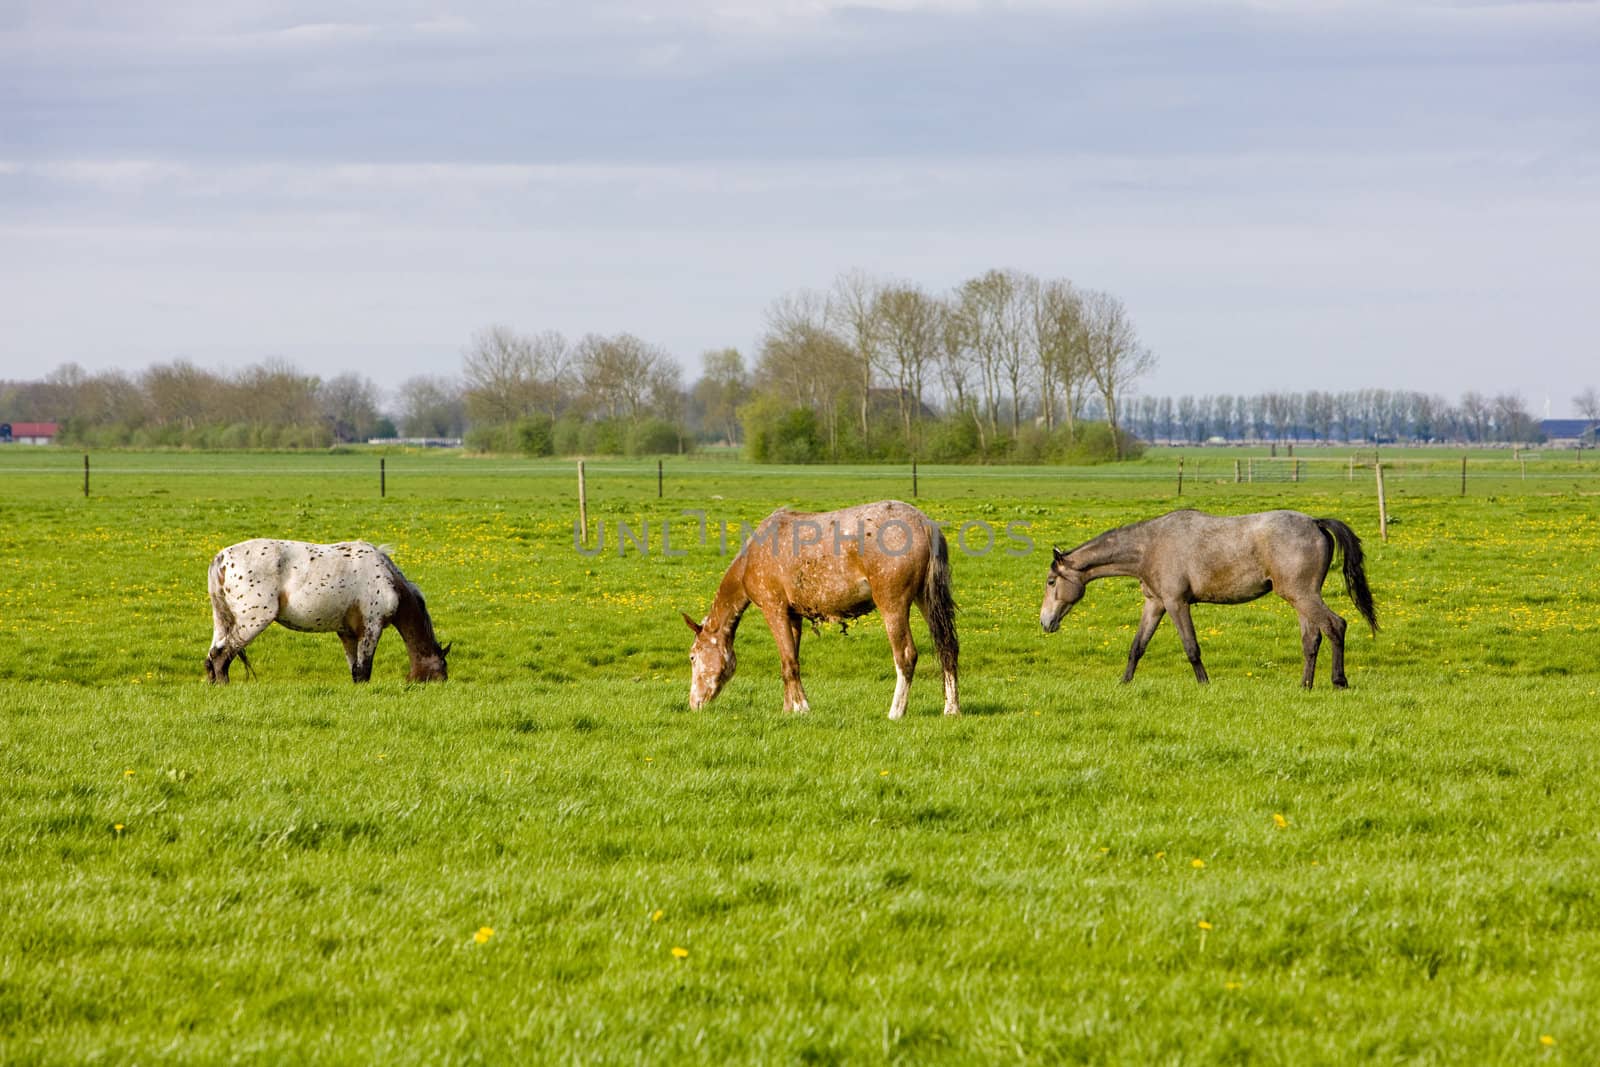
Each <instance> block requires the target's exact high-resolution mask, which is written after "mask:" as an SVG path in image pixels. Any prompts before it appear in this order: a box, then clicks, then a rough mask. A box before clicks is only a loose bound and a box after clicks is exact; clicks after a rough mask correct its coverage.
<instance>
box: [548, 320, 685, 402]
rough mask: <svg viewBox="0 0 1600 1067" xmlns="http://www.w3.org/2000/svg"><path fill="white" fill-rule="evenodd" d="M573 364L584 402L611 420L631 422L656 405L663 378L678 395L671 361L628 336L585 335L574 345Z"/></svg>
mask: <svg viewBox="0 0 1600 1067" xmlns="http://www.w3.org/2000/svg"><path fill="white" fill-rule="evenodd" d="M574 361H575V364H576V367H577V374H578V380H579V382H580V383H581V384H582V386H583V392H584V396H585V398H586V399H587V400H588V402H589V403H590V404H591V405H593V406H594V407H596V408H603V409H604V410H605V412H606V414H607V415H608V416H609V417H611V418H614V419H615V418H626V419H627V420H628V421H629V422H635V421H637V420H638V418H639V415H640V414H641V412H642V411H643V410H644V409H645V408H646V407H648V406H650V405H651V404H653V403H659V402H660V401H661V400H662V398H663V397H664V395H665V393H664V379H663V375H667V376H668V377H670V378H671V381H672V383H673V384H672V387H673V388H675V389H677V390H678V392H679V393H680V394H681V392H682V390H681V388H680V387H678V385H677V381H678V377H677V376H678V374H679V371H678V365H677V364H676V363H674V362H673V361H672V357H671V356H669V355H667V353H666V351H665V350H664V349H661V348H658V347H657V346H655V345H651V344H646V343H645V342H644V341H641V340H640V339H639V338H637V337H635V336H634V335H633V334H631V333H619V334H617V335H616V336H614V337H600V336H598V335H596V334H589V335H587V336H586V337H584V338H583V340H581V341H579V342H578V346H577V349H576V350H575V353H574Z"/></svg>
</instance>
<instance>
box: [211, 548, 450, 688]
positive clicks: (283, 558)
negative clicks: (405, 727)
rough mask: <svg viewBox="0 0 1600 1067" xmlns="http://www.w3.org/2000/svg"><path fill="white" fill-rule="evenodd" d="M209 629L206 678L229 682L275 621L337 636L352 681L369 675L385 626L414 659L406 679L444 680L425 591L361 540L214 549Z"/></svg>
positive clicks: (445, 650)
mask: <svg viewBox="0 0 1600 1067" xmlns="http://www.w3.org/2000/svg"><path fill="white" fill-rule="evenodd" d="M208 586H209V588H210V591H211V614H212V619H213V623H214V629H213V633H212V638H211V651H210V652H209V653H208V654H207V655H206V678H207V679H208V680H209V681H212V682H219V683H226V682H227V681H228V665H229V664H230V663H231V662H233V659H234V657H238V658H239V659H240V660H241V661H243V663H244V665H245V667H246V669H249V667H250V660H249V659H248V658H246V656H245V654H244V650H245V646H246V645H248V644H249V643H250V642H251V641H253V640H255V639H256V637H257V636H258V635H260V633H261V631H262V630H265V629H266V628H267V627H268V626H270V625H272V624H273V623H274V622H276V623H277V624H278V625H279V626H284V627H287V628H288V629H290V630H298V631H300V632H302V633H330V632H331V633H336V634H338V635H339V640H340V641H342V642H344V654H345V658H346V659H347V660H349V662H350V677H351V679H352V680H353V681H356V682H365V681H367V680H369V679H370V678H371V677H372V659H373V655H374V653H375V652H376V651H377V648H378V638H379V636H380V635H381V634H382V633H383V628H384V627H385V626H393V627H394V628H395V629H396V630H398V631H399V632H400V636H401V637H402V638H403V639H404V640H405V643H406V652H407V653H409V654H410V656H411V670H410V672H409V673H408V675H407V678H408V679H409V680H410V681H413V682H430V681H443V680H444V679H445V677H446V671H445V656H446V655H447V654H448V653H449V651H450V646H448V645H446V646H444V647H443V648H441V647H440V646H439V642H438V641H437V640H436V639H435V638H434V635H433V620H432V619H431V618H429V616H428V606H427V604H426V603H425V602H424V601H423V599H422V591H421V590H419V589H418V588H417V587H416V585H414V584H413V583H412V582H410V581H409V580H408V579H407V578H406V576H405V575H403V574H401V573H400V568H399V567H397V566H395V564H394V561H393V560H391V559H390V558H389V555H388V553H387V552H386V551H384V550H383V549H381V548H377V547H375V546H373V545H369V544H367V543H366V542H365V541H341V542H340V543H338V544H333V545H317V544H310V543H308V542H305V541H276V540H271V539H268V538H256V539H255V540H252V541H241V542H240V543H239V544H236V545H230V546H229V547H227V548H225V549H223V550H222V551H221V552H218V553H217V555H216V558H215V559H213V560H212V561H211V571H210V574H209V576H208Z"/></svg>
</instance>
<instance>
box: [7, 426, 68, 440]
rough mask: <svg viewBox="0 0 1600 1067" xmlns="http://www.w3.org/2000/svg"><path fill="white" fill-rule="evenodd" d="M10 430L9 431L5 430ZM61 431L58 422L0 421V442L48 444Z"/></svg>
mask: <svg viewBox="0 0 1600 1067" xmlns="http://www.w3.org/2000/svg"><path fill="white" fill-rule="evenodd" d="M8 430H9V431H10V432H9V433H8V432H7V431H8ZM60 431H61V424H60V423H58V422H12V423H4V422H0V442H3V443H7V444H19V445H48V444H51V443H53V442H54V441H55V439H56V434H57V433H59V432H60Z"/></svg>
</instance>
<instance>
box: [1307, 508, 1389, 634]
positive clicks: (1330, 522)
mask: <svg viewBox="0 0 1600 1067" xmlns="http://www.w3.org/2000/svg"><path fill="white" fill-rule="evenodd" d="M1316 523H1317V525H1318V526H1319V527H1321V529H1322V532H1323V533H1325V534H1327V535H1328V536H1329V537H1331V538H1332V539H1333V542H1334V544H1336V545H1338V547H1339V551H1340V552H1341V553H1343V554H1344V591H1345V592H1346V593H1349V594H1350V599H1351V600H1352V601H1354V602H1355V605H1356V610H1357V611H1359V612H1361V617H1362V618H1363V619H1366V620H1367V625H1368V626H1370V627H1372V632H1373V634H1374V636H1376V634H1377V632H1378V612H1377V609H1376V608H1374V607H1373V606H1372V590H1371V589H1370V588H1369V587H1368V586H1367V572H1366V569H1365V566H1364V563H1365V561H1366V556H1365V554H1364V553H1363V552H1362V551H1361V538H1359V537H1357V536H1356V532H1355V531H1354V530H1352V529H1350V527H1348V526H1346V525H1345V524H1344V523H1342V522H1340V521H1339V520H1338V519H1317V520H1316Z"/></svg>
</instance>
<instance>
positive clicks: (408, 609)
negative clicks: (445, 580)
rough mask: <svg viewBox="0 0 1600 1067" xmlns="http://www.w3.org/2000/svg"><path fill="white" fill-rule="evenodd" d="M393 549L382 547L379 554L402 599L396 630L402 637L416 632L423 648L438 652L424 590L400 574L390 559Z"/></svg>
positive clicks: (397, 609) (396, 616)
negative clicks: (409, 632)
mask: <svg viewBox="0 0 1600 1067" xmlns="http://www.w3.org/2000/svg"><path fill="white" fill-rule="evenodd" d="M393 547H394V546H392V545H380V546H379V547H378V552H379V554H380V555H382V556H383V562H384V563H385V564H387V565H388V570H389V577H390V578H391V579H393V580H394V591H395V593H396V594H398V595H399V597H400V606H399V607H398V608H396V609H395V613H394V621H395V629H397V630H400V631H401V635H402V636H404V634H405V631H406V630H408V629H410V630H414V631H415V633H416V635H417V637H418V638H420V647H421V648H423V649H425V650H427V651H430V652H438V651H439V639H438V638H436V637H435V636H434V635H433V617H432V616H431V615H429V614H428V602H427V601H426V600H425V599H423V596H422V590H421V589H418V588H417V585H416V583H415V582H413V581H412V580H411V579H410V578H407V577H406V576H405V575H404V574H402V573H400V568H399V567H398V566H397V565H396V564H395V561H394V560H393V559H391V558H389V552H391V551H393Z"/></svg>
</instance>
